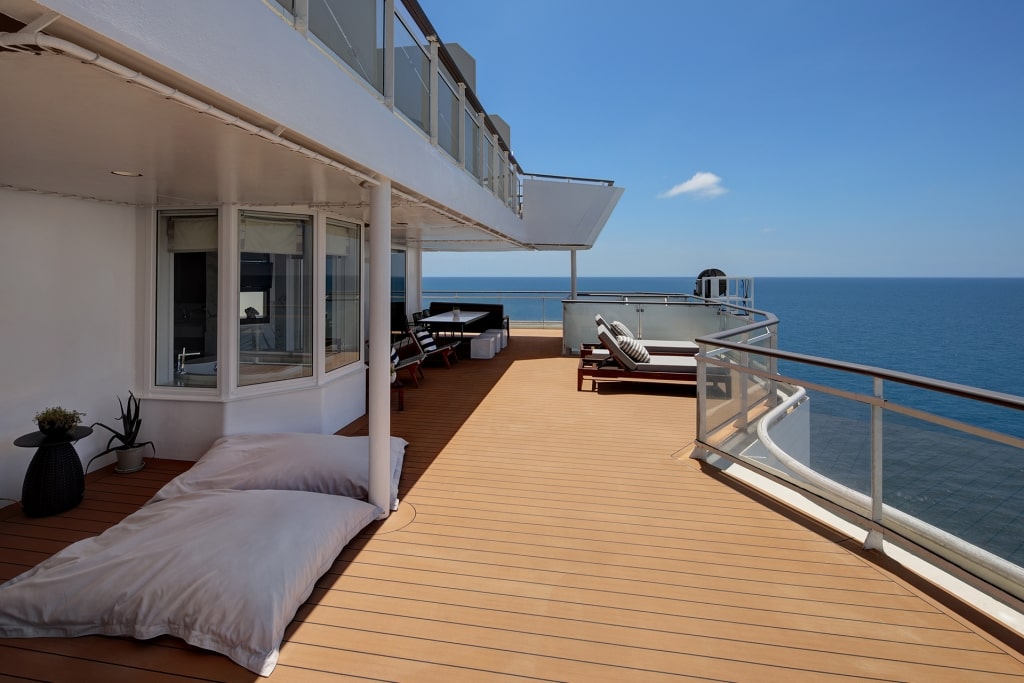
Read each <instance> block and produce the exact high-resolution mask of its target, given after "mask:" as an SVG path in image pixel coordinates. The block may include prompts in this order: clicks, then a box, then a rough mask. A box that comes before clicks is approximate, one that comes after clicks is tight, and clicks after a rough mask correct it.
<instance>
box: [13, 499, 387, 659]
mask: <svg viewBox="0 0 1024 683" xmlns="http://www.w3.org/2000/svg"><path fill="white" fill-rule="evenodd" d="M379 513H380V510H379V509H378V508H377V507H376V506H373V505H370V504H369V503H364V502H362V501H359V500H355V499H354V498H345V497H342V496H330V495H325V494H322V493H309V492H306V491H201V492H199V493H192V494H189V495H186V496H180V497H178V498H172V499H170V500H165V501H163V502H161V503H158V504H156V505H148V506H146V507H143V508H142V509H140V510H139V511H138V512H135V513H134V514H131V515H129V516H128V517H126V518H125V519H124V520H123V521H122V522H121V523H120V524H116V525H115V526H112V527H111V528H109V529H107V530H106V531H105V532H103V533H102V534H100V535H99V536H96V537H94V538H88V539H85V540H83V541H79V542H78V543H74V544H72V545H70V546H68V547H67V548H65V549H64V550H62V551H60V552H59V553H57V554H56V555H54V556H53V557H51V558H50V559H48V560H46V561H44V562H43V563H42V564H39V565H37V566H36V567H35V568H33V569H30V570H29V571H27V572H25V573H24V574H22V575H20V576H17V577H15V578H14V579H12V580H10V581H8V582H7V583H6V584H4V585H2V586H0V637H12V638H37V637H46V636H61V637H69V636H84V635H91V634H101V635H108V636H131V637H133V638H139V639H143V640H145V639H148V638H155V637H156V636H159V635H164V634H169V635H172V636H177V637H178V638H182V639H183V640H185V641H187V642H189V643H191V644H192V645H195V646H197V647H201V648H204V649H207V650H213V651H214V652H219V653H221V654H224V655H227V656H228V657H230V658H231V659H232V660H234V661H235V662H237V663H238V664H240V665H242V666H244V667H245V668H247V669H249V670H250V671H254V672H256V673H258V674H260V675H261V676H269V675H270V672H271V671H273V670H274V666H275V665H276V664H277V657H278V649H279V648H280V646H281V639H282V638H283V636H284V630H285V628H286V627H287V626H288V624H289V622H290V621H291V620H292V619H293V618H294V616H295V612H296V610H297V609H298V608H299V606H300V605H301V604H302V603H303V602H304V601H305V600H306V598H308V597H309V595H310V593H311V592H312V591H313V587H314V585H315V584H316V581H317V579H318V578H320V576H321V575H322V574H323V573H324V572H326V571H327V570H328V569H329V568H330V566H331V565H332V564H333V562H334V560H335V558H336V557H337V556H338V553H340V552H341V549H342V548H343V547H344V546H345V544H346V543H348V542H349V540H351V539H352V537H353V536H355V535H356V534H357V533H359V531H360V530H361V529H362V528H363V527H364V526H366V525H367V524H369V523H370V522H371V521H372V520H373V519H374V518H376V517H377V516H378V515H379Z"/></svg>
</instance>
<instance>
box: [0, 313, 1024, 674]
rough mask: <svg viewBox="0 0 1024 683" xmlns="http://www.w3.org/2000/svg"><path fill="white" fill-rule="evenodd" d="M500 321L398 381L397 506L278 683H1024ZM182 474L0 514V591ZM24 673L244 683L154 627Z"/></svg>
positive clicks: (956, 616)
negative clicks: (464, 350) (467, 352)
mask: <svg viewBox="0 0 1024 683" xmlns="http://www.w3.org/2000/svg"><path fill="white" fill-rule="evenodd" d="M515 332H516V334H514V335H513V338H512V340H511V343H510V344H509V346H508V347H507V348H506V349H505V350H503V351H502V352H501V353H500V354H499V355H498V356H496V357H495V358H494V359H490V360H463V361H461V362H460V363H458V364H456V365H454V366H453V367H452V368H451V369H446V368H443V367H429V366H428V367H427V368H426V369H425V373H426V377H425V379H424V380H423V381H422V382H421V386H420V387H419V388H413V387H409V388H407V390H406V392H405V410H404V411H401V412H398V411H393V412H392V413H391V421H392V433H393V434H395V435H398V436H403V437H405V438H406V439H407V440H408V441H409V442H410V445H409V447H408V449H407V452H406V459H405V465H404V468H403V475H402V482H401V489H400V496H401V499H402V504H401V507H400V509H399V511H398V512H396V513H393V514H392V516H391V518H390V519H388V520H386V521H384V522H379V523H374V524H372V525H371V526H370V527H368V528H367V530H365V531H364V532H363V533H362V534H360V535H359V536H358V537H356V538H355V539H354V540H353V541H352V542H351V543H350V544H349V546H348V547H346V548H345V550H343V551H342V553H341V555H339V557H338V559H337V560H336V561H335V562H334V565H333V566H332V567H331V569H329V570H328V572H327V573H326V574H325V575H324V576H323V577H321V579H320V580H319V582H318V583H317V588H316V589H315V590H314V592H313V595H312V596H311V597H310V599H309V600H308V601H307V602H306V604H304V605H303V606H302V607H300V608H299V611H298V613H297V615H296V618H295V620H294V621H293V622H292V624H291V625H290V627H289V629H288V631H287V633H286V637H285V643H284V645H283V647H282V650H281V658H280V661H279V664H278V667H277V669H276V670H275V671H274V674H273V675H272V676H271V680H275V681H298V680H302V681H328V680H330V681H342V680H352V681H473V682H476V681H511V680H517V681H525V680H545V681H548V680H560V681H602V680H604V681H616V682H619V681H641V680H642V681H659V680H665V681H669V680H671V681H678V680H683V679H686V680H780V679H785V680H787V681H794V682H795V681H829V680H836V681H839V680H842V681H855V680H875V681H877V680H943V681H947V680H965V681H966V680H969V681H1009V680H1020V679H1021V678H1024V657H1022V656H1021V642H1022V641H1021V639H1020V637H1019V636H1016V635H1014V634H1011V633H1009V632H1008V631H1006V630H1000V629H994V630H992V631H986V630H985V628H984V627H985V626H987V622H985V621H984V620H983V619H978V620H977V621H971V620H969V619H968V618H967V617H968V616H970V614H971V612H970V610H963V609H958V608H957V607H956V605H955V603H953V602H951V601H950V600H948V599H945V598H943V596H941V595H938V594H935V593H932V592H927V593H926V592H924V591H923V590H922V589H920V588H919V587H918V586H919V584H918V582H917V581H916V580H914V579H913V578H912V577H909V576H908V575H905V574H904V573H902V572H900V570H898V569H892V567H891V563H888V562H886V561H885V560H884V559H880V558H879V557H878V556H877V555H874V554H872V553H869V552H865V551H860V550H858V549H857V548H856V547H855V546H854V544H852V543H850V542H849V541H848V539H846V538H844V537H843V536H842V535H841V534H839V533H838V532H836V531H834V530H832V529H828V528H825V527H823V526H821V525H819V524H817V523H815V522H813V521H811V520H807V519H805V518H803V517H801V516H800V515H798V514H796V513H792V512H787V511H785V510H784V509H782V508H780V506H778V505H776V504H772V503H771V502H769V501H766V499H765V498H763V497H762V496H760V495H758V494H756V493H752V492H750V491H749V490H747V489H746V488H744V487H742V486H740V485H736V484H734V483H731V482H730V481H729V479H728V478H727V477H725V476H723V475H721V474H718V473H716V472H714V471H711V470H707V469H704V468H702V467H701V466H700V465H699V464H698V463H697V462H696V461H693V460H690V459H688V458H687V456H688V455H689V452H690V448H691V447H692V441H693V437H694V434H695V430H696V419H695V404H694V401H695V400H694V397H693V388H692V387H688V386H685V385H676V386H665V385H641V384H630V385H627V384H622V385H616V384H614V383H609V382H602V383H600V386H599V390H598V391H596V392H577V391H576V387H575V381H574V380H575V376H576V359H574V358H569V357H562V356H561V355H560V341H561V340H560V338H559V337H558V336H555V335H552V334H551V333H545V332H542V331H534V330H516V331H515ZM366 424H367V421H366V418H365V417H364V418H362V419H360V420H357V421H356V422H354V423H353V424H351V425H348V426H347V427H345V428H344V429H343V430H342V433H345V434H365V433H366ZM188 466H189V463H182V462H176V461H168V460H150V461H149V464H148V466H147V467H146V468H145V469H144V470H142V471H140V472H137V473H134V474H131V475H117V474H115V473H113V472H112V468H110V467H107V468H104V469H102V470H99V471H96V472H92V473H90V474H89V475H88V476H87V485H86V497H85V500H84V501H83V503H82V505H81V506H79V507H78V508H76V509H75V510H71V511H69V512H67V513H64V514H62V515H56V516H54V517H48V518H41V519H30V518H26V517H24V516H22V515H20V514H19V513H17V511H16V509H11V508H8V509H4V510H0V578H2V579H8V578H11V577H13V576H15V575H16V574H18V573H20V572H21V571H24V570H26V569H28V568H29V567H31V566H33V565H34V564H36V563H38V562H39V561H41V560H42V559H44V558H45V557H47V556H49V555H50V554H52V553H54V552H56V551H58V550H59V549H61V548H63V547H64V546H66V545H67V544H69V543H71V542H74V541H75V540H79V539H81V538H86V537H88V536H91V535H93V534H96V533H99V532H101V531H102V530H103V529H105V528H107V527H109V526H110V525H111V524H114V523H116V522H117V521H118V520H119V519H121V518H123V517H124V516H125V515H127V514H129V513H130V512H131V511H133V510H134V509H137V508H138V507H139V506H140V505H142V504H143V503H145V501H146V500H148V498H149V497H150V496H152V494H153V493H154V492H155V491H156V490H157V489H158V488H159V487H160V486H162V485H163V484H164V483H165V482H166V481H168V480H169V479H171V478H172V477H173V476H175V475H176V474H177V473H179V472H181V471H183V470H184V469H186V468H187V467H188ZM894 572H895V573H894ZM940 598H942V599H940ZM29 679H30V680H56V681H62V680H68V681H72V680H73V681H78V680H103V681H118V680H124V681H128V680H131V681H136V680H146V681H150V680H154V681H159V680H218V681H254V680H258V677H256V676H255V675H254V674H252V673H250V672H248V671H246V670H244V669H242V668H241V667H238V666H236V665H234V664H232V663H231V662H230V661H229V660H228V659H227V658H226V657H223V656H220V655H216V654H213V653H207V652H203V651H201V650H197V649H196V648H193V647H191V646H188V645H186V644H184V643H182V642H181V641H178V640H176V639H173V638H169V637H164V638H157V639H154V640H153V641H147V642H136V641H134V640H130V639H118V638H105V637H100V636H89V637H85V638H76V639H59V638H40V639H6V640H0V680H29Z"/></svg>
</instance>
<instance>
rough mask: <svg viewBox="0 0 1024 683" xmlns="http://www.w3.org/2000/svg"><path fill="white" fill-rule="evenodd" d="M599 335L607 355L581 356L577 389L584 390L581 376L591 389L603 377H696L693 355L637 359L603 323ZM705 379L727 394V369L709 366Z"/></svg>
mask: <svg viewBox="0 0 1024 683" xmlns="http://www.w3.org/2000/svg"><path fill="white" fill-rule="evenodd" d="M598 339H599V340H600V342H601V344H602V345H603V346H604V348H605V350H607V352H608V354H607V356H604V357H601V356H594V355H587V356H583V357H581V358H580V364H579V369H578V371H577V374H576V390H577V391H583V380H585V379H589V380H590V382H591V391H594V390H596V389H597V383H598V382H599V381H602V380H618V381H661V382H686V383H691V384H693V383H696V381H697V359H696V358H694V357H693V356H680V355H676V356H667V355H663V356H650V357H649V359H648V360H647V361H646V362H638V361H636V360H634V359H633V358H632V357H630V355H629V354H627V353H626V351H625V350H623V348H622V347H621V346H620V345H619V342H618V341H617V340H616V338H615V336H614V335H612V333H611V332H610V331H609V330H608V329H606V328H605V327H604V326H603V325H602V326H601V327H599V329H598ZM708 379H709V381H711V382H714V383H715V384H722V385H723V386H722V390H723V392H724V393H725V394H726V395H728V394H729V383H730V377H729V373H728V371H725V370H722V369H721V368H715V367H709V368H708Z"/></svg>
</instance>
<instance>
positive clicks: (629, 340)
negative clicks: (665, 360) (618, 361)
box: [615, 334, 651, 363]
mask: <svg viewBox="0 0 1024 683" xmlns="http://www.w3.org/2000/svg"><path fill="white" fill-rule="evenodd" d="M615 341H617V342H618V343H619V346H621V347H622V350H623V351H625V352H626V355H627V356H629V357H630V358H632V359H633V360H635V361H636V362H637V363H649V362H650V360H651V354H650V353H648V352H647V349H645V348H644V347H643V344H641V343H640V342H638V341H637V340H636V339H633V337H627V336H626V335H624V334H620V335H618V336H617V337H615Z"/></svg>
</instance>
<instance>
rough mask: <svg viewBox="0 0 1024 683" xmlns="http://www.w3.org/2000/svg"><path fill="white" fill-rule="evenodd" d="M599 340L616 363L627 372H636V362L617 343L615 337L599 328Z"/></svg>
mask: <svg viewBox="0 0 1024 683" xmlns="http://www.w3.org/2000/svg"><path fill="white" fill-rule="evenodd" d="M597 338H598V339H600V340H601V343H602V344H604V347H605V348H606V349H608V352H609V353H611V354H612V357H614V358H615V361H616V362H617V363H618V364H619V365H621V366H622V367H623V368H625V369H626V370H636V361H635V360H633V359H632V358H630V357H629V355H628V354H627V353H626V352H625V351H623V350H622V347H621V346H619V343H618V342H617V341H615V337H613V336H612V335H611V333H610V332H609V331H608V330H606V329H604V328H603V327H600V328H598V332H597Z"/></svg>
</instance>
